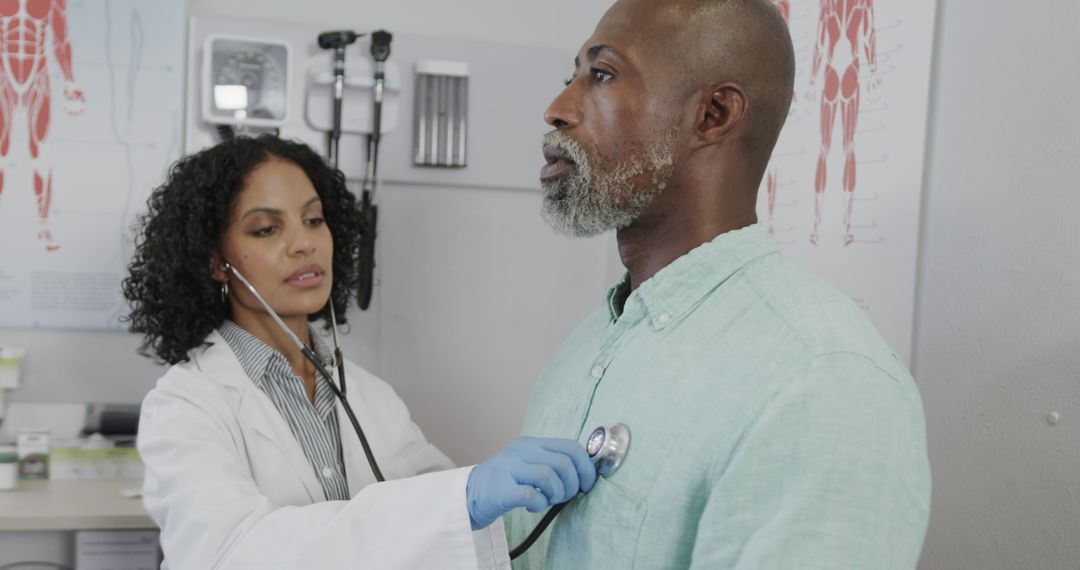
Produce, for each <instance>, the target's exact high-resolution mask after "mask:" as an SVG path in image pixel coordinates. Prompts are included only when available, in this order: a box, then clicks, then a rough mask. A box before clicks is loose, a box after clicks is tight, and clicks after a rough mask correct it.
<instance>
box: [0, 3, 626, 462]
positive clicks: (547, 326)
mask: <svg viewBox="0 0 1080 570" xmlns="http://www.w3.org/2000/svg"><path fill="white" fill-rule="evenodd" d="M250 5H251V3H250V2H247V1H246V0H214V1H208V0H193V1H191V2H189V3H188V11H189V14H192V15H199V16H230V17H256V18H258V19H264V20H277V21H295V22H310V23H321V24H323V25H325V26H326V27H327V28H328V29H329V28H339V27H351V28H354V29H370V28H377V27H382V28H386V29H388V30H391V31H394V32H399V33H406V34H414V35H424V36H433V37H446V38H461V39H469V40H475V41H482V42H490V43H492V44H493V45H495V46H496V47H497V45H498V44H514V45H525V46H535V47H540V48H558V49H564V50H567V64H568V65H569V61H570V59H571V52H572V51H573V50H576V48H577V46H578V45H579V44H580V42H581V41H582V40H583V39H584V38H585V37H587V36H588V35H589V33H590V32H591V30H592V27H593V25H594V24H595V22H596V20H598V19H599V17H600V16H601V14H602V13H603V11H604V10H605V9H606V7H607V5H608V2H606V1H593V0H590V1H582V0H555V1H553V2H544V3H527V2H504V1H499V0H470V1H467V2H435V1H431V0H425V1H417V0H411V1H395V2H373V1H370V0H361V1H350V2H343V1H341V0H308V1H305V2H287V1H284V0H265V1H262V2H259V11H258V14H257V15H252V14H251V13H250ZM570 13H573V14H575V16H574V18H573V19H572V20H573V21H568V20H566V19H565V18H564V17H563V15H562V14H570ZM478 14H481V15H482V16H479V17H478V16H477V15H478ZM506 65H507V68H508V69H511V68H512V67H513V66H514V62H513V61H507V63H506ZM515 72H521V70H515ZM557 80H558V78H557V79H556V81H557ZM555 87H556V89H557V83H556V86H555ZM506 104H507V105H513V104H514V101H513V100H509V99H508V100H507V101H506ZM521 112H523V113H530V114H532V115H535V117H536V121H537V123H538V124H539V123H540V122H541V121H542V120H543V109H540V108H536V109H522V110H521ZM487 136H492V135H490V134H489V135H487ZM506 136H508V137H509V136H514V134H513V133H506ZM537 147H539V144H537ZM541 162H542V160H541V158H540V156H539V148H537V160H536V166H537V169H538V170H539V166H540V164H541ZM380 202H381V211H380V221H381V222H383V227H382V228H381V229H380V241H379V248H380V255H381V256H382V257H381V259H380V267H379V271H380V274H381V277H382V280H383V285H381V286H380V287H378V288H377V289H376V296H375V299H374V302H373V308H372V310H370V311H368V312H359V311H356V310H355V309H354V310H353V311H352V313H351V314H350V320H351V321H352V323H353V324H352V331H351V332H350V333H349V334H348V335H346V337H345V338H344V340H343V342H342V346H343V349H344V350H345V352H346V354H347V355H348V356H349V357H350V358H351V359H353V360H356V361H357V362H360V363H361V364H362V365H364V366H365V367H367V368H369V369H371V370H372V371H374V372H376V373H378V374H381V375H383V376H385V377H386V378H387V380H389V381H390V382H391V383H392V384H393V385H394V387H395V388H396V389H397V390H398V392H399V393H400V394H401V395H402V397H403V398H404V399H405V400H406V402H407V403H408V404H409V406H410V409H411V410H412V412H413V414H414V416H415V419H416V421H417V423H419V424H420V425H421V427H422V428H423V429H424V431H425V432H426V433H427V434H428V435H429V437H430V439H432V440H433V441H434V443H436V444H437V445H439V447H440V448H442V449H443V450H444V451H446V452H447V454H448V455H450V456H451V457H452V458H453V459H454V460H455V461H457V462H458V463H463V464H467V463H471V462H476V461H479V460H480V459H482V458H483V457H485V456H486V455H488V454H490V453H491V452H493V451H495V450H497V449H498V448H499V447H501V446H502V445H504V444H505V443H506V442H507V441H509V440H510V439H511V438H513V437H514V436H515V435H516V434H517V432H518V430H519V428H520V423H521V418H522V415H523V414H524V410H525V406H526V402H527V398H528V394H529V390H530V388H531V386H532V383H533V382H534V381H535V379H536V377H537V375H538V374H539V372H540V370H541V368H542V367H543V364H544V362H545V361H546V359H547V358H548V357H550V356H551V354H552V353H553V352H554V350H555V349H556V348H557V346H558V344H559V342H560V341H561V340H562V338H563V337H564V336H565V335H566V334H568V333H569V332H570V330H571V329H572V327H573V326H574V324H576V322H577V321H578V320H579V319H581V318H582V317H583V316H584V315H585V314H586V313H587V312H588V311H589V310H590V309H592V308H593V307H595V306H598V305H599V303H600V302H601V300H602V297H603V292H604V291H603V290H604V287H605V286H606V284H607V283H608V282H609V281H611V280H612V279H613V278H614V276H615V275H616V274H617V273H618V266H617V263H615V262H612V261H611V260H610V258H609V256H608V255H607V253H606V252H607V251H608V250H609V249H610V247H609V246H611V244H612V241H611V239H610V237H601V238H595V239H592V240H570V239H567V238H562V237H558V236H555V235H553V234H552V232H551V230H550V229H548V228H547V227H546V226H544V224H543V222H542V220H541V219H540V215H539V209H540V200H539V193H538V192H534V191H528V190H521V189H517V190H495V189H480V188H435V187H425V186H408V185H406V186H401V185H395V186H388V187H387V188H386V191H385V192H382V197H381V198H380ZM396 222H400V223H396ZM613 263H614V265H612V264H613ZM389 286H392V287H390V288H389V289H387V287H389ZM0 344H14V345H19V346H23V347H25V348H27V349H28V350H29V354H30V356H29V358H28V361H27V370H26V374H25V378H24V380H25V382H24V384H23V386H22V387H21V388H20V389H19V390H18V391H17V392H15V393H13V394H12V396H11V399H12V400H14V401H24V402H67V401H93V402H120V403H123V402H132V403H133V402H138V401H141V399H142V397H143V396H144V395H145V394H146V392H147V391H148V390H149V389H150V388H152V387H153V384H154V381H155V380H156V379H157V378H158V377H159V376H160V375H161V374H162V372H163V371H164V368H163V367H159V366H157V365H155V364H154V363H152V362H151V361H150V360H149V359H146V358H143V357H140V356H137V355H136V349H137V348H138V345H139V339H138V338H136V337H134V336H131V335H128V334H123V333H108V332H100V331H72V330H55V329H41V330H33V329H29V330H28V329H3V328H0Z"/></svg>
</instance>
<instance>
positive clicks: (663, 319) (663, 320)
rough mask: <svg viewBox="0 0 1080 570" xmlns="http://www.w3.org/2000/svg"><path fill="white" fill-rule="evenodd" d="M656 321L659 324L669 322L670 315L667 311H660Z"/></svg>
mask: <svg viewBox="0 0 1080 570" xmlns="http://www.w3.org/2000/svg"><path fill="white" fill-rule="evenodd" d="M656 322H658V323H660V324H661V325H666V324H668V323H670V322H671V315H669V314H667V313H661V314H660V316H659V317H657V319H656Z"/></svg>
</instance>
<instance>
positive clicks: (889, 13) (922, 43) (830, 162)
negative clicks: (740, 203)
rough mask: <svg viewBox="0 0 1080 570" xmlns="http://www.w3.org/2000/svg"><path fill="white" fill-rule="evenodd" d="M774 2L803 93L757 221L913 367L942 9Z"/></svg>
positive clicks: (908, 2) (870, 0)
mask: <svg viewBox="0 0 1080 570" xmlns="http://www.w3.org/2000/svg"><path fill="white" fill-rule="evenodd" d="M773 3H774V4H775V5H776V6H777V8H779V9H780V12H781V14H783V15H784V16H785V17H786V19H787V21H788V25H789V27H790V29H791V36H792V39H793V40H794V45H795V58H796V76H795V93H794V100H793V102H792V108H791V113H790V115H789V116H788V120H787V124H786V125H785V127H784V130H783V132H782V133H781V135H780V141H779V142H778V143H777V146H776V149H775V151H774V153H773V158H772V162H771V163H770V165H769V169H768V171H767V172H766V175H765V180H764V182H763V183H762V188H761V190H760V192H759V200H758V218H759V219H760V220H761V222H762V223H763V224H765V225H766V226H767V227H768V228H769V231H770V232H771V233H772V234H773V236H774V237H775V238H776V239H777V241H778V242H780V246H781V249H783V250H784V251H785V252H786V253H788V254H789V255H792V256H793V257H795V258H796V259H798V260H799V261H801V262H802V263H803V264H804V265H806V266H807V267H809V268H810V269H811V270H813V271H815V272H816V273H818V274H820V275H822V276H823V277H825V278H826V279H828V280H829V281H830V282H831V283H833V284H834V285H836V286H838V287H839V288H840V289H841V290H843V291H844V292H845V293H847V294H848V296H850V297H851V298H852V299H854V300H855V301H856V302H858V303H859V305H860V306H862V307H863V309H864V310H865V311H866V312H867V314H868V316H869V317H870V320H871V321H873V322H874V324H875V325H876V326H877V328H878V330H879V331H881V333H882V336H884V337H885V340H886V341H887V342H888V343H889V345H890V346H891V347H893V349H894V350H896V352H897V353H898V354H899V355H900V356H901V357H902V358H904V359H905V360H908V361H909V363H910V357H911V335H912V319H913V315H914V302H915V272H916V267H917V263H916V256H917V249H918V232H919V204H920V194H921V187H922V172H923V157H924V154H925V153H924V149H925V139H926V113H927V104H928V99H929V91H930V60H931V50H932V43H933V41H932V40H933V30H934V10H935V6H934V0H903V1H901V0H773Z"/></svg>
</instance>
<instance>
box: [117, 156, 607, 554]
mask: <svg viewBox="0 0 1080 570" xmlns="http://www.w3.org/2000/svg"><path fill="white" fill-rule="evenodd" d="M148 205H149V212H148V213H147V214H145V215H144V216H143V217H142V219H141V226H140V228H139V230H140V232H139V235H138V239H137V241H136V252H135V255H134V258H133V260H132V262H131V265H130V267H129V271H130V275H129V276H128V277H127V279H125V280H124V284H123V288H124V295H125V297H126V298H127V299H128V301H129V303H130V304H131V307H132V312H131V314H130V316H129V317H128V319H129V323H130V328H131V330H132V331H133V332H138V333H141V334H142V335H144V342H143V346H142V349H141V352H142V353H143V354H145V355H148V356H154V357H156V358H158V359H160V360H162V361H164V362H168V363H170V364H173V366H172V368H170V369H169V371H168V372H167V373H166V374H165V376H164V377H162V378H161V379H160V380H159V381H158V383H157V386H156V387H155V388H154V389H153V390H152V391H151V392H150V393H149V395H147V397H146V400H145V401H144V402H143V407H142V417H141V420H140V424H139V438H138V449H139V453H140V455H141V456H142V459H143V461H144V462H145V464H146V479H145V483H144V489H143V497H144V499H143V500H144V504H145V507H146V510H147V511H148V512H149V514H150V516H151V518H153V520H154V521H155V522H156V523H157V524H158V526H159V527H160V528H161V544H162V548H163V550H164V553H165V559H166V563H165V565H164V567H168V568H172V569H174V570H182V569H198V570H205V569H210V568H260V569H265V568H289V569H296V568H302V569H309V570H315V569H319V570H323V569H330V568H380V569H382V568H408V569H415V568H439V569H452V568H508V567H509V559H508V556H507V546H506V539H505V536H504V534H503V529H502V523H501V522H500V520H499V517H500V516H501V515H502V514H504V513H505V512H507V511H509V510H510V509H513V508H515V507H526V508H528V509H529V510H530V511H533V512H537V511H540V510H543V509H546V508H547V507H548V506H550V505H554V504H557V503H561V502H564V501H566V500H569V499H570V498H573V497H574V496H575V495H576V494H577V493H578V492H579V491H586V492H587V491H588V490H589V489H590V488H591V487H592V485H593V483H594V481H595V477H596V473H595V470H594V468H593V466H592V464H591V463H590V462H589V459H588V455H587V454H586V453H585V450H584V449H583V448H582V446H581V445H580V444H578V443H577V442H574V441H571V440H562V439H547V438H522V439H519V440H517V441H515V442H513V443H512V444H511V445H510V446H508V447H507V448H505V449H504V450H502V451H501V452H499V453H498V454H496V455H495V456H493V457H492V458H490V459H488V460H487V461H485V462H483V463H481V464H480V465H478V466H476V467H467V468H460V469H454V468H453V465H452V464H451V462H450V460H449V459H448V458H447V457H446V456H445V455H443V454H442V453H441V452H440V451H439V450H438V449H436V448H435V447H434V446H433V445H431V444H430V443H428V442H427V440H426V439H425V438H424V435H423V434H422V433H421V432H420V429H419V427H417V425H416V424H415V423H413V421H412V420H411V418H410V417H409V411H408V410H407V409H406V407H405V404H404V403H403V402H402V401H401V399H400V398H399V397H398V396H397V394H396V393H395V392H394V390H393V389H392V388H391V387H390V386H389V385H388V384H386V383H385V382H383V381H381V380H379V379H378V378H376V377H375V376H373V375H372V374H370V373H368V372H367V371H365V370H364V369H362V368H360V367H359V366H357V365H355V364H353V363H351V362H348V361H346V364H345V373H346V374H345V375H346V378H347V382H346V388H347V389H346V390H345V392H346V394H347V396H348V400H349V402H350V404H351V406H352V407H353V409H354V410H355V412H356V415H357V417H358V419H359V421H360V423H361V424H362V426H363V428H364V430H365V433H366V435H367V438H368V440H369V442H370V445H371V448H372V451H373V452H374V455H375V457H376V458H377V460H378V463H379V466H380V468H381V471H382V472H383V473H384V475H385V477H386V479H387V480H386V482H383V483H376V482H375V477H374V476H373V473H372V469H371V468H370V467H369V465H368V462H367V461H366V460H365V456H364V453H363V451H362V448H361V446H360V443H359V439H358V438H357V436H356V434H354V433H353V429H352V427H351V424H350V423H349V422H348V421H347V418H346V416H345V414H344V412H343V409H342V408H341V405H340V403H338V402H337V401H336V400H335V397H334V395H333V393H332V392H331V389H330V387H329V386H328V385H327V383H326V381H325V380H324V379H323V378H321V377H318V376H317V375H316V370H315V368H314V366H313V365H312V364H311V363H310V362H308V361H307V360H305V359H304V358H303V356H302V355H301V353H300V351H299V350H298V349H297V348H296V346H295V345H293V344H292V343H291V342H290V340H289V338H288V336H287V333H285V332H284V331H283V330H282V329H281V328H279V327H278V326H277V325H276V324H275V322H274V321H273V320H272V319H271V317H270V315H269V313H267V312H266V311H265V309H263V307H262V305H260V303H259V302H258V301H257V299H256V298H255V297H254V295H252V294H251V293H250V292H249V291H248V290H247V289H245V288H244V287H243V286H241V283H239V282H238V281H237V280H236V277H235V275H234V274H233V273H232V272H229V271H227V270H226V268H227V267H228V266H227V265H226V264H231V266H232V267H233V268H235V269H236V271H238V272H239V273H240V274H241V275H243V276H244V277H245V278H246V279H247V280H248V281H249V282H250V283H251V284H252V285H253V286H254V288H255V290H256V291H258V292H259V293H260V295H261V296H262V297H264V298H265V300H266V301H267V302H268V303H269V305H270V306H271V307H272V308H273V309H274V311H275V312H276V313H278V314H279V315H280V317H281V319H282V320H283V321H284V323H285V324H286V326H287V327H288V328H289V330H291V331H292V333H293V334H295V335H296V336H298V337H299V338H300V339H301V340H302V341H303V343H304V344H305V346H307V347H309V348H311V349H312V350H313V351H314V352H315V354H316V355H317V356H318V358H320V359H321V360H323V362H329V361H331V360H332V357H331V354H330V351H329V350H328V349H327V346H326V342H325V341H324V340H323V338H322V336H321V335H320V334H319V333H317V332H314V331H312V329H311V326H310V324H309V323H311V322H313V321H318V320H322V321H323V322H328V321H329V319H330V316H329V315H330V305H331V303H332V304H333V305H334V307H335V309H336V311H335V312H336V314H337V315H339V317H338V322H339V323H344V322H345V319H344V315H345V310H346V307H347V304H348V299H349V296H350V291H352V290H353V288H354V286H355V283H356V280H357V274H356V270H355V267H356V264H355V259H356V254H357V251H358V238H359V233H358V227H359V223H358V215H357V208H356V204H355V200H354V198H353V196H352V194H350V193H349V192H348V190H347V189H346V188H345V183H344V177H343V176H342V174H341V173H340V172H339V171H336V170H334V169H331V168H329V167H328V166H326V164H325V163H324V162H323V160H322V158H321V157H320V156H318V155H317V154H316V153H315V152H313V151H312V150H311V149H310V148H308V147H306V146H304V145H302V144H299V143H294V142H288V141H283V140H281V139H278V138H276V137H271V136H262V137H258V138H243V137H242V138H236V139H232V140H228V141H225V142H223V143H221V144H219V145H217V146H215V147H212V148H210V149H207V150H203V151H201V152H199V153H197V154H194V155H191V156H188V157H186V158H183V159H181V160H180V161H179V162H177V163H176V164H175V165H174V166H173V168H172V169H171V171H170V174H169V177H168V180H167V181H166V182H165V184H164V185H162V186H161V187H159V188H158V189H156V190H155V191H154V193H153V194H152V196H151V197H150V200H149V204H148ZM326 326H329V325H326ZM327 368H328V369H333V367H331V366H327Z"/></svg>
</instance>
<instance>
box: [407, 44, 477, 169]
mask: <svg viewBox="0 0 1080 570" xmlns="http://www.w3.org/2000/svg"><path fill="white" fill-rule="evenodd" d="M468 119H469V65H468V64H467V63H465V62H462V61H434V60H419V61H417V62H416V116H415V125H414V137H413V163H414V164H416V165H417V166H443V167H459V168H460V167H464V166H465V165H466V164H467V160H466V159H467V154H466V150H467V148H468V145H467V143H468V137H467V133H468V122H469V121H468Z"/></svg>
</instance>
